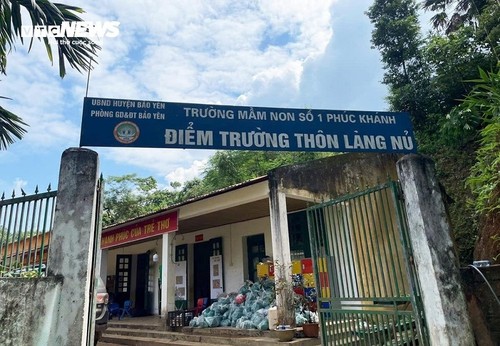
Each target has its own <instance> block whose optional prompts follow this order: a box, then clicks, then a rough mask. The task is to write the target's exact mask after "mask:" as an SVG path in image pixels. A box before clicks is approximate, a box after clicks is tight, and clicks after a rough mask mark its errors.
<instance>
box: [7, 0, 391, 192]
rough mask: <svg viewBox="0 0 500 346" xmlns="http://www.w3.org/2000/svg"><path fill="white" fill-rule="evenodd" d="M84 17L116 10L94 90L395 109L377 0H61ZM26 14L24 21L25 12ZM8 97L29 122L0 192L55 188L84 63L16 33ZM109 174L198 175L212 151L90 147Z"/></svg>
mask: <svg viewBox="0 0 500 346" xmlns="http://www.w3.org/2000/svg"><path fill="white" fill-rule="evenodd" d="M62 2H64V3H66V4H71V5H75V6H79V7H82V8H83V9H84V10H85V11H86V13H84V14H82V15H81V17H82V19H83V20H85V21H118V22H119V23H120V25H119V34H118V35H117V36H116V37H104V38H103V39H102V41H101V42H100V45H101V46H102V50H101V51H100V52H99V56H98V58H97V63H98V64H97V65H96V66H94V69H93V70H92V72H91V74H90V79H89V84H88V96H89V97H102V98H120V99H131V100H158V101H164V102H186V103H203V104H221V105H242V106H243V105H244V106H260V107H278V108H312V109H337V110H338V109H343V110H367V111H384V110H388V109H387V108H388V105H387V103H386V100H385V97H386V96H387V88H386V87H385V86H384V85H382V84H381V80H382V76H383V68H382V64H381V62H380V55H379V53H378V51H377V50H375V49H372V48H371V43H370V38H371V31H372V29H373V27H372V25H371V23H370V21H369V19H368V17H367V16H366V15H365V14H364V13H365V11H366V10H367V9H368V7H369V6H370V5H371V3H372V1H371V0H356V1H352V0H260V1H259V0H252V1H236V0H215V1H207V0H205V1H202V0H182V1H181V0H175V1H174V0H170V1H153V0H148V1H132V0H121V1H118V0H101V1H82V0H65V1H62ZM25 24H28V22H26V23H25ZM7 59H8V63H7V76H1V77H0V95H2V96H6V97H10V98H11V99H12V100H1V101H0V102H1V103H0V104H1V105H2V106H3V107H4V108H6V109H8V110H10V111H12V112H14V113H16V114H17V115H19V116H21V117H22V118H23V120H24V121H25V122H27V123H28V124H29V125H30V126H29V128H28V133H27V134H26V135H25V136H24V138H23V139H22V140H21V141H17V142H16V143H15V144H13V145H11V146H10V147H9V148H8V149H7V150H2V151H0V167H1V168H0V172H1V173H0V194H1V193H2V192H3V191H5V193H6V196H9V197H10V195H11V194H12V191H13V190H15V191H16V195H19V191H20V190H19V189H20V188H22V189H23V190H24V191H25V192H26V193H28V194H30V193H33V192H34V190H35V187H36V186H37V185H38V186H39V187H40V189H41V190H43V189H45V188H46V187H47V185H48V184H49V183H50V184H51V185H52V189H55V188H57V182H58V175H59V165H60V158H61V155H62V153H63V151H64V150H65V149H67V148H70V147H78V146H79V137H80V126H81V118H82V107H83V98H84V97H85V94H86V89H87V77H88V76H87V74H80V73H78V72H76V71H74V70H70V69H69V68H68V74H67V75H66V77H64V78H63V79H61V78H60V77H59V75H58V67H57V62H54V64H53V65H51V63H50V61H49V60H48V58H47V55H46V52H45V48H44V47H43V45H42V44H41V43H40V42H35V43H34V45H33V48H32V49H31V52H29V54H28V46H27V45H24V46H23V45H21V44H20V43H19V42H18V44H17V45H16V49H15V50H13V51H12V52H11V53H10V54H9V55H8V56H7ZM89 149H92V150H95V151H96V152H97V153H98V154H99V161H100V169H101V172H102V174H103V175H104V177H108V176H121V175H125V174H131V173H135V174H137V175H138V176H140V177H147V176H153V177H154V178H155V179H156V180H157V181H158V182H159V184H160V185H161V186H165V187H167V186H169V184H170V183H171V182H174V181H177V182H181V183H183V182H185V181H187V180H190V179H192V178H194V177H197V176H200V174H202V172H203V168H204V165H205V164H206V162H207V159H208V158H209V157H210V155H212V154H213V153H214V151H211V150H200V149H198V150H187V149H186V150H183V149H160V148H158V149H147V148H103V147H90V148H89Z"/></svg>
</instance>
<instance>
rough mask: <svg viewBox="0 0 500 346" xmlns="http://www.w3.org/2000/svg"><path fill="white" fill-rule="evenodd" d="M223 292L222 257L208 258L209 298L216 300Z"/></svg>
mask: <svg viewBox="0 0 500 346" xmlns="http://www.w3.org/2000/svg"><path fill="white" fill-rule="evenodd" d="M223 291H224V284H223V277H222V255H218V256H212V257H210V298H211V299H217V297H218V296H219V294H221V293H222V292H223Z"/></svg>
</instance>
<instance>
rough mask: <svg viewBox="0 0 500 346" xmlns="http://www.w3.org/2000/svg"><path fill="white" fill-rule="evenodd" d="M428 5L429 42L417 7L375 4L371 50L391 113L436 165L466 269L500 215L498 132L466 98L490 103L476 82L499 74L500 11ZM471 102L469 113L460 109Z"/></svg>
mask: <svg viewBox="0 0 500 346" xmlns="http://www.w3.org/2000/svg"><path fill="white" fill-rule="evenodd" d="M421 4H422V6H423V7H424V9H426V10H429V11H433V12H434V13H435V16H434V18H433V20H434V24H435V25H436V28H437V29H436V30H434V31H432V32H430V33H429V34H427V35H426V36H425V37H422V36H421V34H420V32H419V31H420V29H419V26H418V22H417V20H416V13H417V4H416V2H415V1H412V0H398V1H384V0H376V1H374V4H373V5H372V7H370V9H369V11H368V13H367V14H368V16H369V18H370V20H371V21H372V23H373V24H374V30H373V32H372V43H373V44H374V46H375V47H376V48H377V49H379V50H380V52H381V55H382V61H383V62H384V68H385V75H384V83H385V84H387V85H388V87H389V96H388V101H389V104H390V108H391V109H392V110H395V111H409V112H410V115H411V117H412V120H413V124H414V127H415V132H416V137H417V142H418V143H419V151H420V152H421V153H423V154H426V155H429V156H431V157H432V158H433V160H434V161H435V162H436V168H437V173H438V178H439V179H440V181H441V182H442V183H443V185H444V186H445V189H446V191H447V193H448V194H449V196H450V202H451V203H450V205H449V214H450V217H451V221H452V226H453V231H454V237H455V240H456V244H457V248H458V250H459V256H460V259H461V262H462V263H470V262H471V260H472V254H473V249H474V244H475V241H476V239H477V238H478V237H477V235H478V225H479V224H480V223H479V222H478V220H479V216H481V215H480V214H481V213H484V212H486V211H487V210H491V208H496V206H491V204H489V203H490V202H491V201H492V199H493V200H495V199H496V200H499V199H500V198H499V196H498V181H499V177H498V166H496V165H497V162H498V153H499V152H500V150H499V148H498V143H499V139H498V136H497V134H496V133H497V125H495V124H493V123H492V122H491V121H485V120H486V119H485V113H484V112H485V110H486V109H487V106H485V105H484V104H482V105H481V111H479V108H478V107H477V106H478V104H476V105H474V106H473V105H472V104H471V103H470V102H469V101H471V100H472V98H471V96H467V95H469V93H471V95H476V96H477V93H478V92H483V93H484V95H486V92H487V91H486V89H485V88H484V85H485V83H484V82H482V81H480V80H473V79H474V78H477V71H478V68H480V69H482V70H484V71H492V70H494V69H495V66H496V63H497V61H498V56H499V52H500V50H499V43H500V39H499V38H500V6H499V5H498V2H497V1H496V0H475V1H471V0H458V1H455V0H424V1H422V2H421ZM483 75H484V73H483ZM481 79H484V78H483V77H481ZM471 80H472V82H471ZM477 84H479V85H483V87H475V85H477ZM478 88H480V89H478ZM491 95H492V94H491V90H490V91H489V94H488V96H487V97H484V98H483V100H487V99H488V98H489V99H490V100H491V103H490V107H492V105H493V104H496V105H497V106H498V105H499V104H500V103H499V101H498V100H495V101H494V98H493V97H492V96H491ZM466 99H468V100H469V101H468V102H469V103H468V105H462V106H461V103H462V101H463V100H466ZM490 110H491V109H490ZM486 118H489V119H491V117H490V116H486ZM495 154H496V155H497V156H495ZM476 156H477V158H476ZM466 181H467V182H468V183H467V185H466ZM469 186H471V187H473V190H472V191H471V190H470V189H469ZM494 191H497V192H494ZM471 201H472V203H471ZM486 205H488V206H487V207H486ZM481 227H484V225H482V226H481Z"/></svg>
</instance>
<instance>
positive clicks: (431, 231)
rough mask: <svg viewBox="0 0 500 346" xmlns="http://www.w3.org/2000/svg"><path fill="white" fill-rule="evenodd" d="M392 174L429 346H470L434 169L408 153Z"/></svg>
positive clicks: (456, 263)
mask: <svg viewBox="0 0 500 346" xmlns="http://www.w3.org/2000/svg"><path fill="white" fill-rule="evenodd" d="M397 169H398V176H399V180H400V182H401V187H402V189H403V194H404V200H405V205H406V215H407V218H408V225H409V233H410V242H411V244H412V247H413V256H414V261H415V266H416V269H417V276H418V279H419V281H420V286H421V290H422V300H423V305H424V311H425V317H426V321H427V327H428V331H429V337H430V342H431V345H436V346H447V345H449V346H459V345H463V346H470V345H474V344H475V343H474V337H473V333H472V328H471V324H470V320H469V316H468V312H467V305H466V302H465V297H464V293H463V290H462V286H461V283H460V273H459V266H458V261H457V258H456V256H455V252H454V248H453V242H452V240H451V236H450V226H449V224H448V220H447V216H446V211H445V206H444V203H443V199H442V196H441V191H440V187H439V185H438V181H437V179H436V176H435V172H434V165H433V163H432V161H431V160H430V159H427V158H424V157H422V156H420V155H415V154H412V155H407V156H405V157H403V158H402V159H401V160H399V161H398V162H397Z"/></svg>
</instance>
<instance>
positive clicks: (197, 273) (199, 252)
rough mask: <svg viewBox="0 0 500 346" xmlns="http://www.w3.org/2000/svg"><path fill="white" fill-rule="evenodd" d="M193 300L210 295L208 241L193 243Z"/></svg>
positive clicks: (209, 252)
mask: <svg viewBox="0 0 500 346" xmlns="http://www.w3.org/2000/svg"><path fill="white" fill-rule="evenodd" d="M193 250H194V265H193V269H194V278H193V279H194V282H193V283H194V297H193V298H194V301H195V302H196V300H197V299H198V298H209V297H210V256H211V252H212V246H211V243H210V241H205V242H202V243H196V244H194V249H193Z"/></svg>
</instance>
